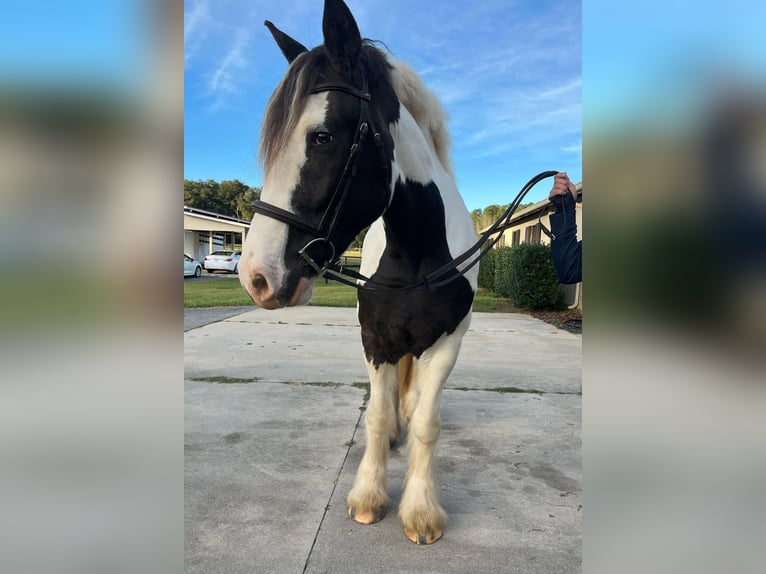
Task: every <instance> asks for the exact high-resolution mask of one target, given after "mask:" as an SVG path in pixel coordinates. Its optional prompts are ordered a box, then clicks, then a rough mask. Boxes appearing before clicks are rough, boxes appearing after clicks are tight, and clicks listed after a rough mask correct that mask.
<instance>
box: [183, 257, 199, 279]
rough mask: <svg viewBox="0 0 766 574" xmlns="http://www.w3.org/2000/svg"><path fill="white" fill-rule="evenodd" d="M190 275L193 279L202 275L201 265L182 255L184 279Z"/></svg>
mask: <svg viewBox="0 0 766 574" xmlns="http://www.w3.org/2000/svg"><path fill="white" fill-rule="evenodd" d="M192 275H194V276H195V277H199V276H200V275H202V265H200V262H199V261H197V260H196V259H192V258H191V257H189V256H188V255H186V253H184V277H191V276H192Z"/></svg>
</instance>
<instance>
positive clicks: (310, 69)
mask: <svg viewBox="0 0 766 574" xmlns="http://www.w3.org/2000/svg"><path fill="white" fill-rule="evenodd" d="M375 44H376V43H375V42H374V41H372V40H367V39H365V40H364V41H363V45H362V58H363V59H364V61H365V63H366V65H367V67H368V70H370V74H371V77H370V78H369V79H370V83H371V85H372V84H374V83H376V82H380V81H390V80H389V71H390V65H389V63H388V59H387V58H386V56H385V55H384V53H383V52H382V51H381V50H380V49H378V48H377V47H376V46H375ZM327 65H328V62H327V55H326V52H325V51H324V48H323V47H321V46H320V47H318V48H314V49H313V50H311V51H310V52H305V53H303V54H301V55H300V56H298V57H297V58H296V59H295V60H294V61H293V62H292V64H291V65H290V67H289V68H288V70H287V72H286V73H285V76H284V77H283V78H282V81H281V82H280V83H279V85H278V86H277V87H276V89H275V90H274V93H273V94H272V95H271V98H270V99H269V102H268V104H267V105H266V111H265V113H264V116H263V124H262V126H261V142H260V159H261V162H262V163H263V165H264V166H265V168H266V170H268V169H269V167H270V166H271V165H272V164H273V163H274V161H275V160H276V158H277V157H278V156H279V155H280V154H281V153H282V152H283V151H284V148H285V146H286V145H287V142H288V141H289V138H290V135H291V134H292V132H293V130H294V129H295V126H296V125H297V124H298V120H299V119H300V117H301V114H302V113H303V110H304V109H305V108H306V101H307V99H308V97H309V94H310V92H311V89H312V88H313V86H314V85H316V84H317V83H318V81H317V77H318V76H319V74H320V73H321V72H322V70H324V69H325V67H326V66H327Z"/></svg>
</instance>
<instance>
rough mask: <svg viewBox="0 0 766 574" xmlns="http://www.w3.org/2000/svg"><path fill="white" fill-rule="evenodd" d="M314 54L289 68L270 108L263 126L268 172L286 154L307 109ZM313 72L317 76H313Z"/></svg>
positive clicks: (262, 147)
mask: <svg viewBox="0 0 766 574" xmlns="http://www.w3.org/2000/svg"><path fill="white" fill-rule="evenodd" d="M315 59H316V54H314V53H311V52H310V53H304V54H301V55H300V56H298V58H296V59H295V60H294V61H293V63H292V65H291V66H290V67H289V68H288V70H287V72H286V73H285V76H284V78H282V81H281V82H280V83H279V85H278V86H277V87H276V89H275V90H274V93H273V94H272V95H271V98H270V99H269V103H268V104H267V105H266V111H265V113H264V115H263V124H262V126H261V144H260V158H261V162H262V163H263V165H264V166H265V168H266V170H268V169H269V167H270V166H271V165H272V164H273V162H274V160H275V159H276V158H277V157H278V156H279V155H280V153H282V151H283V150H284V148H285V146H286V145H287V142H288V140H289V137H290V134H291V133H292V132H293V130H294V129H295V126H296V125H297V123H298V120H299V119H300V117H301V114H302V113H303V110H304V109H305V107H306V100H307V99H308V96H309V89H310V87H311V86H312V85H313V84H314V83H315V82H314V81H313V79H312V76H313V75H314V74H315V73H316V70H317V66H316V65H312V61H313V60H315ZM312 72H313V74H312Z"/></svg>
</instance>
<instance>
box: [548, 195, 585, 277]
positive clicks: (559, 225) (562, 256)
mask: <svg viewBox="0 0 766 574" xmlns="http://www.w3.org/2000/svg"><path fill="white" fill-rule="evenodd" d="M551 203H553V205H554V206H555V207H556V213H553V214H551V216H550V221H551V232H552V233H553V235H554V237H555V239H552V240H551V255H552V256H553V266H554V267H555V268H556V275H557V276H558V278H559V282H560V283H564V284H569V283H579V282H580V281H582V241H577V219H576V218H575V203H574V199H573V198H572V195H571V194H569V193H567V194H566V195H565V196H560V195H557V196H555V197H554V198H553V199H552V200H551Z"/></svg>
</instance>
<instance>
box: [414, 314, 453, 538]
mask: <svg viewBox="0 0 766 574" xmlns="http://www.w3.org/2000/svg"><path fill="white" fill-rule="evenodd" d="M466 327H467V325H466ZM461 339H462V332H461V331H458V332H456V333H453V334H452V335H449V336H445V337H442V338H441V339H439V341H437V342H436V343H435V344H434V345H433V346H432V347H431V348H430V349H429V350H427V351H426V352H425V353H423V354H422V355H421V356H420V358H419V359H417V360H416V361H415V364H414V377H415V385H416V389H417V393H416V400H417V403H416V405H415V408H414V410H413V412H412V418H411V420H410V424H409V433H408V436H407V447H408V450H409V467H408V469H407V477H406V479H405V487H404V494H403V495H402V501H401V504H400V505H399V517H400V518H401V520H402V526H403V528H404V534H405V535H406V536H407V538H409V539H410V540H411V541H412V542H415V543H416V544H431V543H433V542H436V541H437V540H439V538H441V536H442V533H443V532H444V525H445V523H446V521H447V514H446V513H445V512H444V509H443V508H442V506H441V504H440V503H439V498H440V497H439V483H438V480H437V474H436V458H435V456H434V452H435V449H436V443H437V441H438V439H439V434H440V432H441V421H440V417H439V399H440V397H441V390H442V387H443V385H444V383H445V382H446V380H447V377H448V376H449V374H450V372H451V371H452V368H453V367H454V365H455V361H456V360H457V355H458V351H459V350H460V342H461Z"/></svg>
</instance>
